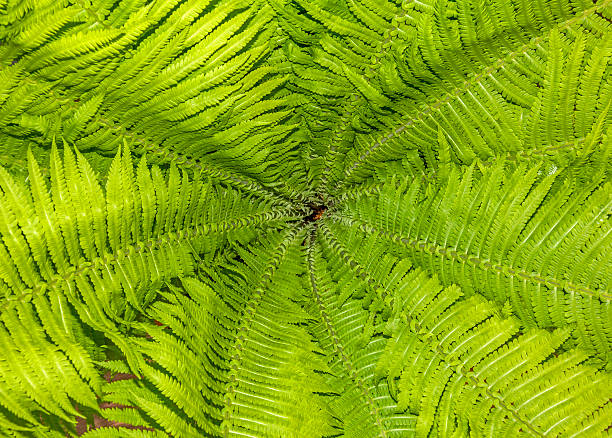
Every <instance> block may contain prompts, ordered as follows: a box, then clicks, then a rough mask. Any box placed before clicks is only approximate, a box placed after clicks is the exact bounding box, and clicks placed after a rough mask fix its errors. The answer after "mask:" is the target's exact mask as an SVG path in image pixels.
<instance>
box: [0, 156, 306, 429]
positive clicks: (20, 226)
mask: <svg viewBox="0 0 612 438" xmlns="http://www.w3.org/2000/svg"><path fill="white" fill-rule="evenodd" d="M51 155H52V161H51V165H50V169H51V176H50V181H49V182H48V181H47V180H46V179H45V178H44V177H42V176H41V174H40V171H39V167H38V163H37V161H36V159H35V158H33V157H32V156H31V155H30V157H29V158H28V166H29V180H28V183H27V184H24V183H22V182H20V181H18V180H15V179H13V178H12V177H11V176H10V175H9V174H8V173H7V172H6V171H5V170H4V169H1V168H0V188H1V189H2V191H1V192H0V194H1V196H2V198H1V204H2V208H1V209H0V235H1V237H2V241H1V243H0V258H1V263H0V266H1V267H0V290H1V291H2V297H1V298H0V308H1V312H2V313H1V314H2V316H1V318H0V319H1V321H2V324H1V325H0V330H1V335H0V336H1V338H2V343H3V351H4V354H3V355H2V358H1V359H0V362H1V366H2V369H3V370H2V373H1V380H0V391H2V394H3V396H2V397H1V398H0V406H1V409H2V411H0V414H1V415H0V417H2V424H1V425H0V426H1V427H2V428H3V429H2V430H3V431H4V432H5V433H9V431H11V432H15V431H18V430H30V429H35V430H38V431H39V432H40V433H43V432H42V431H44V430H48V429H47V428H49V427H51V428H53V427H54V424H55V423H56V422H57V421H58V420H59V419H63V420H65V421H68V422H69V421H70V418H73V416H74V415H78V413H77V412H76V411H75V410H74V407H73V404H72V403H73V401H74V402H77V403H79V404H81V405H83V406H86V407H90V408H93V407H97V402H96V399H95V395H96V394H98V393H99V391H100V385H101V376H100V374H99V372H98V367H97V366H96V362H97V361H99V360H101V359H102V358H104V357H105V355H104V353H103V349H105V348H109V347H110V346H106V347H103V345H102V344H103V343H104V342H111V343H112V344H114V345H115V346H116V348H118V349H119V350H120V351H122V353H123V354H124V355H125V356H126V357H127V360H128V363H129V366H130V367H131V369H132V370H134V371H136V370H138V369H139V368H140V367H141V366H143V362H142V358H141V356H142V354H141V353H140V352H139V351H137V350H135V349H134V348H133V346H132V345H131V344H130V343H129V342H128V341H127V340H126V339H125V333H126V332H127V331H129V330H131V329H132V328H134V324H136V322H137V319H138V315H139V314H140V313H141V312H143V311H144V309H146V307H147V306H148V305H150V303H151V302H152V301H153V300H154V298H155V297H156V295H157V288H158V287H159V285H160V284H162V282H164V281H167V280H170V279H171V278H174V277H177V276H184V275H190V274H192V273H193V272H194V263H193V258H194V257H198V258H211V257H212V256H214V255H215V253H216V252H218V251H220V250H221V249H222V248H223V247H224V246H225V245H227V242H228V241H236V242H242V243H246V242H248V241H250V240H251V239H253V237H254V236H255V232H254V229H255V228H256V227H257V226H259V225H261V224H266V225H270V226H272V227H275V226H277V225H279V224H282V223H283V222H284V221H286V220H289V219H291V218H292V215H293V214H294V213H293V212H292V211H291V210H288V209H287V208H286V207H282V206H281V207H275V206H273V205H271V204H270V203H269V202H268V201H265V200H264V201H262V200H257V199H256V198H248V197H245V196H244V195H241V194H239V193H238V192H236V191H234V190H232V189H228V188H223V187H220V186H211V184H210V183H209V182H207V181H206V179H195V180H191V179H190V178H189V177H188V176H187V174H185V173H184V172H183V173H182V174H181V173H179V171H178V170H177V168H176V167H174V166H173V167H172V168H170V170H169V171H168V172H167V175H165V174H164V173H163V172H162V171H161V170H160V169H159V168H157V167H153V168H152V169H149V167H148V166H147V164H146V160H145V159H144V158H143V159H142V160H141V162H140V164H139V165H138V166H137V167H136V168H135V166H134V165H133V164H132V159H131V156H130V153H129V151H128V150H127V149H124V150H123V152H122V153H120V154H118V155H117V157H116V158H115V160H114V161H113V164H112V165H111V169H110V171H109V174H108V178H107V181H106V186H105V189H103V188H102V186H101V184H100V182H99V181H98V176H97V175H96V173H95V172H94V171H93V170H92V168H91V167H90V165H89V164H88V162H87V161H86V160H85V159H84V158H83V156H82V155H81V154H79V153H78V152H77V153H76V155H75V153H74V152H72V151H71V149H70V148H65V149H64V159H63V160H61V159H60V158H59V156H58V153H57V150H56V149H53V151H52V154H51ZM105 338H106V339H107V340H108V341H104V339H105ZM26 363H27V364H28V366H24V364H26ZM40 413H44V414H45V417H44V418H45V419H44V420H42V419H41V418H40V417H39V414H40ZM37 427H39V429H36V428H37Z"/></svg>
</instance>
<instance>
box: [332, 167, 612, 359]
mask: <svg viewBox="0 0 612 438" xmlns="http://www.w3.org/2000/svg"><path fill="white" fill-rule="evenodd" d="M379 193H380V194H379V196H378V198H372V197H368V196H367V195H366V196H359V195H358V196H357V197H356V198H355V199H354V200H353V201H352V202H348V203H346V204H345V205H344V208H343V210H342V212H341V213H340V214H338V215H336V216H335V218H334V220H335V221H338V222H340V223H343V224H347V225H350V226H353V227H358V228H360V229H362V230H364V231H365V232H366V233H368V234H374V235H378V236H380V237H382V238H384V239H386V240H387V241H389V242H391V243H393V244H394V245H397V246H398V248H401V254H402V255H403V256H405V257H408V258H409V259H410V260H411V261H412V262H413V263H414V264H415V265H417V266H419V267H422V268H423V269H425V270H427V271H428V272H430V273H431V274H432V275H433V274H438V275H439V277H440V281H441V282H442V283H443V284H444V285H446V286H449V285H451V284H453V283H456V284H458V285H459V286H461V288H462V289H463V291H464V293H466V294H467V295H473V294H475V293H482V294H483V295H484V296H485V297H487V298H488V299H490V300H494V301H497V302H498V303H503V302H505V301H507V300H509V302H510V304H511V306H512V309H513V311H514V312H515V313H516V314H517V316H518V317H519V318H520V319H521V321H522V322H523V323H524V324H526V325H527V326H530V327H533V326H538V327H569V326H570V325H574V324H576V326H577V327H581V329H580V330H578V331H576V332H574V336H575V337H576V340H577V341H578V342H579V343H580V345H581V346H582V347H584V348H586V349H587V350H589V351H596V352H598V353H599V354H602V355H606V354H607V352H609V351H610V342H611V339H610V338H609V336H608V335H607V334H606V333H607V329H606V328H605V327H606V326H607V321H609V320H610V313H609V312H610V292H609V284H608V282H609V279H610V264H609V260H610V254H609V250H610V247H611V246H610V220H609V219H610V217H609V215H610V196H609V193H610V188H609V184H608V183H607V182H606V183H601V184H600V183H598V182H597V181H595V182H594V183H593V182H591V183H590V184H589V185H588V186H586V187H579V186H577V185H576V184H573V183H572V182H571V181H570V180H568V179H563V178H561V177H559V178H558V179H557V181H555V175H548V176H543V177H538V168H537V167H536V168H532V169H531V170H529V171H526V170H525V169H523V168H519V169H517V170H516V171H515V172H514V173H513V174H511V175H508V176H506V175H505V173H504V171H503V167H502V166H501V165H498V166H495V167H493V168H491V169H485V171H484V172H483V173H482V175H478V173H477V172H475V170H474V169H473V167H471V168H470V169H469V170H468V172H466V173H465V174H460V173H459V171H458V170H457V169H454V170H453V171H452V172H451V173H450V175H449V177H448V179H447V180H446V181H442V182H440V183H434V184H430V185H423V184H420V183H419V182H418V181H414V182H410V181H406V180H404V181H395V182H393V181H392V182H389V183H388V184H386V185H385V187H384V188H381V190H380V192H379Z"/></svg>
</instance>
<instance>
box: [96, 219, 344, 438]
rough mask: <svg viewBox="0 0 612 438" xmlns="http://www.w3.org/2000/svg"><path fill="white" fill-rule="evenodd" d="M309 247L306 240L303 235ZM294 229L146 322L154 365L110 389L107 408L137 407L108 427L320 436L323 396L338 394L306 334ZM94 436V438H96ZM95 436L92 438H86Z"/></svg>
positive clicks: (189, 288)
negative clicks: (121, 424)
mask: <svg viewBox="0 0 612 438" xmlns="http://www.w3.org/2000/svg"><path fill="white" fill-rule="evenodd" d="M302 238H303V236H302ZM299 243H300V240H299V239H297V236H296V232H295V230H292V231H289V232H288V233H277V234H275V235H269V241H266V240H261V241H259V242H258V247H257V248H251V249H242V250H239V253H240V255H241V258H242V260H243V261H242V262H236V261H231V260H228V261H226V263H225V265H224V271H225V272H224V273H223V274H220V273H219V271H218V270H215V271H210V272H208V274H203V276H202V277H201V279H200V280H198V279H195V278H183V279H182V280H181V287H174V286H169V290H168V291H166V292H162V293H161V296H160V298H161V299H160V300H159V301H158V302H156V303H155V304H153V305H152V306H151V308H150V309H149V311H148V316H149V317H150V318H153V319H155V320H156V321H158V322H159V323H161V324H163V326H155V325H153V324H148V325H146V327H145V326H143V330H146V332H147V333H148V334H149V335H150V339H144V338H141V339H140V340H139V341H138V342H137V345H139V347H140V350H141V351H143V354H145V356H146V357H148V358H150V361H148V362H149V363H148V364H147V365H145V366H143V368H142V369H143V376H142V378H141V379H137V380H136V379H135V380H129V381H125V380H122V381H116V382H113V383H111V384H109V385H107V387H106V390H107V391H108V392H109V394H108V395H107V396H106V397H105V399H106V400H108V401H112V402H114V403H119V404H121V405H127V406H137V407H138V410H137V411H135V412H138V416H139V418H138V421H135V422H130V421H129V416H133V415H132V412H131V411H130V410H127V412H126V410H125V409H124V410H115V411H113V412H109V413H108V415H107V418H110V419H113V420H116V421H122V422H126V421H127V423H128V424H133V425H135V426H144V427H148V428H154V429H156V430H163V431H165V432H166V433H169V434H172V435H173V436H185V437H190V436H193V437H196V436H203V435H204V436H255V437H257V436H277V437H291V436H295V437H302V436H323V435H329V434H330V433H332V432H333V429H331V427H330V425H331V424H333V421H332V415H331V412H329V410H328V408H327V407H326V406H325V404H324V403H323V402H322V396H320V395H317V394H316V393H326V392H329V391H331V388H330V387H329V386H328V385H327V383H326V382H325V381H324V379H323V378H322V377H321V376H320V375H318V374H316V373H315V371H317V370H318V371H320V372H325V371H326V368H327V365H326V364H325V363H324V362H323V361H322V360H321V359H320V355H319V354H318V348H317V347H316V346H315V345H314V343H313V341H312V340H311V338H310V335H309V334H308V333H307V332H306V331H305V330H304V328H303V327H302V325H303V324H304V322H305V321H307V320H308V319H309V315H308V314H307V313H306V312H304V311H303V310H302V309H301V308H300V307H299V306H298V305H297V304H296V302H297V301H301V300H303V296H302V295H303V294H304V290H303V289H299V288H297V289H296V284H295V275H296V274H299V273H300V271H301V270H302V268H301V263H299V261H298V262H297V263H296V260H299V259H300V258H301V256H302V251H301V249H300V246H299ZM96 433H97V432H94V433H93V434H92V436H96ZM86 436H88V435H86Z"/></svg>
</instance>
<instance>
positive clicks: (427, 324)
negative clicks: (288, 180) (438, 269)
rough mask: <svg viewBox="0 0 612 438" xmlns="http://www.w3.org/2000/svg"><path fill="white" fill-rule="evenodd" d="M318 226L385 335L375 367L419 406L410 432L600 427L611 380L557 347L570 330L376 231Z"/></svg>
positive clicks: (594, 432) (405, 402)
mask: <svg viewBox="0 0 612 438" xmlns="http://www.w3.org/2000/svg"><path fill="white" fill-rule="evenodd" d="M321 234H322V236H323V238H324V239H325V241H326V244H327V246H328V247H329V250H330V251H331V252H332V253H334V254H336V256H338V258H339V259H341V260H343V263H344V264H345V269H346V270H350V271H351V272H352V274H353V275H352V276H347V278H353V279H355V278H356V279H357V280H355V281H354V283H357V284H358V286H357V287H354V288H353V289H354V290H355V291H356V293H357V294H360V295H363V296H364V298H363V299H364V300H365V301H366V302H367V303H368V304H367V305H368V307H369V309H370V312H371V315H376V316H375V317H374V321H376V322H377V324H375V326H376V327H377V331H378V330H382V331H383V332H384V333H386V334H387V335H388V336H389V339H388V341H387V342H386V346H385V350H384V352H383V354H381V356H380V359H379V361H378V363H377V365H376V370H375V371H376V372H375V373H374V375H375V376H376V377H377V378H383V377H386V379H387V381H388V383H389V385H390V387H391V388H393V394H394V396H395V397H396V399H397V403H398V409H399V410H400V411H404V410H407V411H408V412H411V413H413V414H418V417H417V419H416V426H415V431H416V436H467V435H468V434H471V435H473V436H492V437H495V436H601V435H602V434H604V433H605V431H606V429H607V428H608V427H609V419H610V416H609V415H610V409H611V406H610V400H609V395H610V388H612V381H610V376H609V374H608V373H605V372H601V371H600V370H598V367H597V366H593V365H590V364H589V362H590V359H591V358H590V355H589V354H588V353H586V352H585V351H584V350H582V349H580V348H570V349H566V348H565V347H562V345H563V344H564V342H565V341H566V339H567V338H568V336H569V330H567V329H556V330H544V329H527V330H524V329H523V328H522V327H521V323H520V321H519V320H518V319H517V318H515V317H513V316H508V315H507V311H506V309H501V308H500V307H499V306H497V305H495V304H494V303H493V302H489V301H487V300H486V299H484V298H483V297H482V296H480V295H472V296H470V297H464V295H463V292H462V291H461V289H460V288H459V287H457V286H456V285H451V286H448V287H444V286H442V285H441V284H440V282H439V281H438V280H437V279H436V278H435V277H431V276H429V275H427V274H426V273H425V272H424V271H423V270H421V269H419V268H416V269H414V268H412V267H411V264H410V263H409V262H408V261H407V260H405V259H404V260H401V259H398V258H396V257H394V256H393V255H390V254H385V253H386V249H385V248H386V247H385V245H384V244H381V241H380V239H379V238H378V237H377V236H371V237H368V238H365V239H364V237H363V236H362V235H361V234H362V232H359V231H355V230H348V231H347V230H342V231H340V232H339V233H338V237H336V236H335V234H334V233H332V232H331V231H330V229H329V228H328V227H327V226H323V227H322V233H321ZM361 290H363V292H362V293H360V291H361ZM368 296H369V298H366V297H368ZM371 436H374V435H371Z"/></svg>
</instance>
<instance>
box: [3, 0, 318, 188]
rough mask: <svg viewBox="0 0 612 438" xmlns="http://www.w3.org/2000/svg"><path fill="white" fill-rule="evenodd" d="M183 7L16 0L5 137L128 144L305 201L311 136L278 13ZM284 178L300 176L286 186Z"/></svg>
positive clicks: (252, 6)
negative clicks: (292, 82)
mask: <svg viewBox="0 0 612 438" xmlns="http://www.w3.org/2000/svg"><path fill="white" fill-rule="evenodd" d="M176 3H177V2H151V3H148V4H146V5H145V4H140V5H138V6H136V5H134V4H133V2H106V4H105V5H101V4H97V5H96V10H95V11H93V10H92V9H91V8H87V7H86V5H84V4H74V5H68V4H66V3H65V2H46V1H45V2H37V3H36V4H35V5H32V7H29V8H28V7H25V8H20V7H19V5H13V4H12V3H11V4H10V6H9V10H8V14H7V21H8V24H7V25H6V27H5V29H4V32H3V34H2V35H0V37H3V39H4V40H5V41H6V43H5V46H4V47H2V55H3V56H2V57H1V58H2V60H3V62H2V65H1V67H2V70H1V71H0V75H1V76H0V83H1V84H2V85H0V87H1V88H0V89H1V90H2V92H1V93H0V105H2V106H1V109H0V120H1V121H0V133H1V134H2V137H3V141H5V142H9V143H11V145H13V147H19V146H21V145H22V144H23V143H24V142H26V143H28V144H31V143H34V144H36V143H38V144H41V143H42V144H44V143H46V142H48V141H49V140H50V138H52V137H53V136H55V137H57V138H59V137H63V138H64V139H65V140H66V141H68V142H74V143H75V145H76V147H77V148H78V149H79V150H82V151H85V150H89V151H95V152H97V153H101V154H108V153H110V154H114V151H115V150H117V148H118V147H119V145H121V144H122V143H123V141H124V140H127V141H128V142H129V143H130V144H131V145H132V149H133V150H134V152H136V153H137V154H139V155H140V154H145V153H146V154H147V155H148V157H149V158H148V159H149V162H154V161H155V162H157V163H160V164H161V163H164V162H169V161H175V162H177V164H178V165H179V166H180V165H185V166H186V167H188V168H189V167H195V168H196V169H202V168H205V169H207V170H210V172H209V173H211V176H213V177H215V178H219V179H222V180H223V181H225V182H226V183H230V184H231V183H234V184H238V185H240V186H241V188H242V189H245V188H250V189H251V190H253V191H258V192H260V193H264V192H268V193H270V195H273V194H274V191H276V195H277V196H281V197H285V198H289V199H294V198H295V197H298V198H299V193H300V192H303V191H305V189H306V187H305V186H304V184H305V183H306V180H305V170H304V167H303V165H302V164H301V162H300V161H299V160H298V159H297V158H298V154H297V147H298V146H299V144H300V143H301V142H302V141H303V140H300V138H301V136H300V135H299V132H298V124H297V123H296V122H297V120H295V118H294V115H293V113H292V108H293V106H294V102H293V100H294V99H292V96H291V94H288V93H287V92H286V91H284V90H283V87H282V86H283V84H284V83H285V82H286V81H287V79H288V78H287V74H288V72H289V66H288V64H287V60H286V57H285V56H284V55H283V53H282V51H280V50H279V49H278V46H279V41H280V40H279V38H278V36H277V35H276V25H275V21H274V14H273V9H272V8H271V7H270V6H268V5H267V4H266V2H255V3H252V2H243V1H227V2H221V3H220V2H214V6H213V5H212V4H211V2H209V1H204V2H202V1H199V0H191V1H187V2H182V3H181V4H180V5H177V4H176ZM92 15H94V16H92ZM101 17H106V18H105V19H104V20H103V21H101ZM33 35H35V36H33ZM24 137H25V138H24ZM281 174H284V175H292V177H291V178H284V181H283V182H279V181H280V180H281V178H280V175H281ZM265 187H268V189H266V188H265ZM271 187H273V188H274V189H272V188H271ZM297 189H299V190H297Z"/></svg>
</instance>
